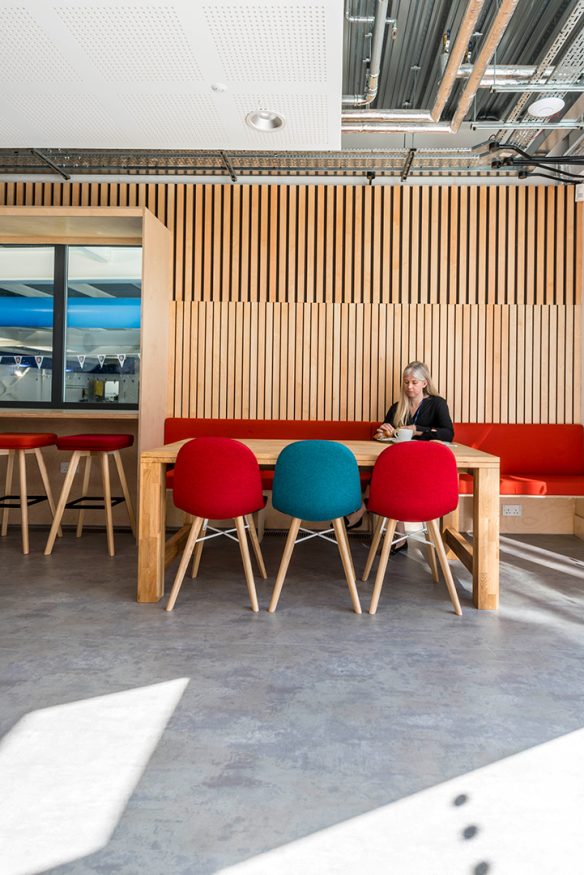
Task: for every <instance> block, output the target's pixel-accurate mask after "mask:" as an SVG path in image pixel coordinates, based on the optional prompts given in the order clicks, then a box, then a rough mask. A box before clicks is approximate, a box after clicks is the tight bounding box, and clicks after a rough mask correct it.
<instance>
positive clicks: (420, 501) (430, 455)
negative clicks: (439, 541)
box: [368, 441, 458, 523]
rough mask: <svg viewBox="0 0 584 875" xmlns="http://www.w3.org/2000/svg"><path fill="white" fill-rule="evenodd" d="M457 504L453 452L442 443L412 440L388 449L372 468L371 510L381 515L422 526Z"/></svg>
mask: <svg viewBox="0 0 584 875" xmlns="http://www.w3.org/2000/svg"><path fill="white" fill-rule="evenodd" d="M457 505H458V473H457V469H456V459H455V457H454V453H453V452H452V451H451V450H449V449H448V448H447V447H445V446H443V445H442V444H438V443H432V442H423V443H422V442H421V441H419V442H418V441H409V442H407V443H403V444H395V445H394V446H392V447H388V448H387V449H386V450H384V451H383V452H382V453H381V455H380V456H379V457H378V459H377V462H376V463H375V467H374V469H373V476H372V478H371V487H370V493H369V502H368V508H369V510H370V511H371V512H372V513H376V514H379V516H383V517H389V518H390V519H394V520H402V521H403V522H408V523H422V522H426V521H427V520H435V519H438V518H439V517H441V516H444V515H445V514H447V513H450V512H451V511H453V510H454V509H455V508H456V507H457Z"/></svg>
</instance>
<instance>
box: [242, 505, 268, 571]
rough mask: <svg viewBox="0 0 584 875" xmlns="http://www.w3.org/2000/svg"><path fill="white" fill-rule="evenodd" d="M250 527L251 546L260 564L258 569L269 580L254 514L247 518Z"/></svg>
mask: <svg viewBox="0 0 584 875" xmlns="http://www.w3.org/2000/svg"><path fill="white" fill-rule="evenodd" d="M245 520H246V522H247V524H248V526H249V538H250V541H251V546H252V547H253V552H254V554H255V558H256V562H257V563H258V568H259V570H260V575H261V576H262V577H263V578H264V580H267V577H268V575H267V572H266V566H265V564H264V557H263V556H262V548H261V547H260V541H259V538H258V533H257V532H256V527H255V523H254V521H253V514H251V513H250V514H248V516H246V518H245Z"/></svg>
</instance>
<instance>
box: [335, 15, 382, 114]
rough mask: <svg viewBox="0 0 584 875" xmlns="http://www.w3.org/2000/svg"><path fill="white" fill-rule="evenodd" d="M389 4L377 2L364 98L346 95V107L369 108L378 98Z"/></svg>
mask: <svg viewBox="0 0 584 875" xmlns="http://www.w3.org/2000/svg"><path fill="white" fill-rule="evenodd" d="M388 4H389V0H377V9H376V11H375V22H374V24H373V37H372V39H371V61H370V63H369V72H368V74H367V85H366V88H365V94H363V95H362V96H358V95H345V96H344V97H343V105H344V106H369V104H371V103H373V101H374V100H375V98H376V97H377V89H378V87H379V70H380V68H381V53H382V51H383V40H384V37H385V17H386V15H387V6H388Z"/></svg>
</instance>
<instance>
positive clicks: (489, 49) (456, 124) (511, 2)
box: [452, 0, 519, 134]
mask: <svg viewBox="0 0 584 875" xmlns="http://www.w3.org/2000/svg"><path fill="white" fill-rule="evenodd" d="M518 2H519V0H501V5H500V6H499V9H498V11H497V14H496V15H495V20H494V21H493V24H492V25H491V29H490V30H489V32H488V34H487V37H486V39H485V41H484V43H483V46H482V48H481V50H480V52H479V55H478V58H477V59H476V61H475V63H474V65H473V69H472V73H471V74H470V76H469V78H468V80H467V83H466V86H465V88H464V91H463V92H462V94H461V96H460V100H459V102H458V108H457V110H456V112H455V113H454V118H453V119H452V133H454V134H456V133H457V132H458V129H459V128H460V126H461V124H462V122H463V121H464V117H465V116H466V114H467V112H468V110H469V109H470V106H471V104H472V102H473V100H474V96H475V94H476V93H477V90H478V88H479V85H480V81H481V79H482V78H483V76H484V74H485V71H486V69H487V65H488V63H489V61H490V60H491V58H492V57H493V53H494V51H495V49H496V48H497V46H498V45H499V43H500V41H501V37H502V36H503V34H504V33H505V31H506V30H507V26H508V24H509V21H510V20H511V16H512V15H513V13H514V12H515V7H516V6H517V4H518Z"/></svg>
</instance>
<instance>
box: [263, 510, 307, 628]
mask: <svg viewBox="0 0 584 875" xmlns="http://www.w3.org/2000/svg"><path fill="white" fill-rule="evenodd" d="M301 522H302V520H299V519H296V517H293V518H292V521H291V523H290V529H289V531H288V537H287V538H286V546H285V547H284V552H283V554H282V559H281V561H280V567H279V568H278V576H277V577H276V583H275V584H274V591H273V593H272V598H271V599H270V605H269V607H268V611H269V613H270V614H273V613H274V611H275V610H276V608H277V607H278V602H279V600H280V593H281V592H282V587H283V586H284V580H285V579H286V572H287V571H288V566H289V565H290V559H291V557H292V551H293V550H294V544H295V542H296V536H297V535H298V529H299V528H300V523H301Z"/></svg>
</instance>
